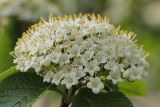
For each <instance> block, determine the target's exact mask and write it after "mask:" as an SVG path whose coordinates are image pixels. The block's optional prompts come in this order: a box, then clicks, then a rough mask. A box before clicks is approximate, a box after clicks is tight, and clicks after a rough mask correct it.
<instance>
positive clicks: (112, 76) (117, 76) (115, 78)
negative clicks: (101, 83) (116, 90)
mask: <svg viewBox="0 0 160 107" xmlns="http://www.w3.org/2000/svg"><path fill="white" fill-rule="evenodd" d="M107 79H109V80H112V82H113V83H114V84H116V83H117V82H120V81H122V78H121V73H120V71H119V70H115V71H111V72H109V75H108V76H107Z"/></svg>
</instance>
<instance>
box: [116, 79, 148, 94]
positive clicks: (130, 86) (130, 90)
mask: <svg viewBox="0 0 160 107" xmlns="http://www.w3.org/2000/svg"><path fill="white" fill-rule="evenodd" d="M118 88H119V91H121V92H123V93H125V94H126V95H128V96H143V95H145V85H144V82H143V81H135V82H127V81H124V82H120V83H119V84H118Z"/></svg>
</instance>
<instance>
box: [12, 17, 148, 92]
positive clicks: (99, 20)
mask: <svg viewBox="0 0 160 107" xmlns="http://www.w3.org/2000/svg"><path fill="white" fill-rule="evenodd" d="M13 56H14V58H15V59H14V63H16V64H17V69H19V70H21V71H22V72H24V71H28V70H29V69H30V68H33V69H35V72H36V73H37V74H38V75H40V76H42V77H44V81H47V82H50V83H52V84H56V85H65V86H66V88H67V89H69V88H71V87H72V86H73V85H77V84H79V85H81V83H82V81H88V79H87V78H91V79H90V82H89V83H88V84H89V87H90V88H91V87H92V90H93V92H94V93H98V92H99V91H100V90H101V89H103V87H104V86H103V83H102V82H101V81H100V80H99V79H97V78H99V77H100V76H104V77H105V78H107V80H111V81H112V82H113V83H114V84H116V83H117V82H119V81H123V80H130V81H134V80H139V79H141V78H142V77H143V75H146V71H148V62H147V60H146V54H145V52H144V51H143V50H142V48H140V47H139V46H137V44H136V43H135V41H134V36H133V34H132V33H129V32H123V31H121V30H119V29H117V28H116V27H114V26H113V25H112V24H109V20H108V19H107V18H105V17H102V16H96V15H94V14H87V15H81V14H80V15H74V16H65V17H50V18H49V21H45V20H42V21H41V22H39V23H38V24H36V25H34V26H32V27H31V28H30V29H29V30H28V31H27V32H26V33H23V36H22V38H21V39H19V40H18V42H17V45H16V47H15V50H14V52H13ZM95 77H96V78H95ZM84 83H85V82H84ZM92 83H96V85H95V84H92ZM91 84H92V85H93V86H92V85H91ZM93 87H94V88H93Z"/></svg>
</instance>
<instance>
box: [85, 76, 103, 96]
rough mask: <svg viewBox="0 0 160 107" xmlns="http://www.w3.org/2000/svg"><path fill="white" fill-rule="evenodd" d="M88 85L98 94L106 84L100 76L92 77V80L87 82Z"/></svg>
mask: <svg viewBox="0 0 160 107" xmlns="http://www.w3.org/2000/svg"><path fill="white" fill-rule="evenodd" d="M87 87H88V88H90V89H92V91H93V92H94V93H95V94H97V93H99V92H100V91H101V89H103V88H104V84H103V83H102V82H101V80H100V78H98V77H95V78H94V77H90V82H88V83H87Z"/></svg>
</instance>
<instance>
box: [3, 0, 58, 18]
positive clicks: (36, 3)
mask: <svg viewBox="0 0 160 107" xmlns="http://www.w3.org/2000/svg"><path fill="white" fill-rule="evenodd" d="M49 13H53V14H55V15H57V14H60V13H61V11H60V9H59V7H58V6H57V5H56V4H55V3H53V2H51V0H0V17H10V16H16V17H18V18H19V19H20V20H24V21H33V20H34V21H35V20H37V19H39V17H40V16H47V15H48V14H49Z"/></svg>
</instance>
